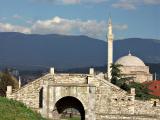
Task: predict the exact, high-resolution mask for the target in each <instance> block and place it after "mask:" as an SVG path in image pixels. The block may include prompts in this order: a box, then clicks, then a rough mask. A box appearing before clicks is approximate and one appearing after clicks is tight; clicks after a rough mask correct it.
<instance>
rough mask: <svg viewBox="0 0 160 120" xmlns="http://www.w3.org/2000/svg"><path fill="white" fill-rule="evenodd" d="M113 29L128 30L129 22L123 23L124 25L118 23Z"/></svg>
mask: <svg viewBox="0 0 160 120" xmlns="http://www.w3.org/2000/svg"><path fill="white" fill-rule="evenodd" d="M113 29H115V30H119V31H121V30H127V29H128V25H127V24H122V25H120V24H116V25H113Z"/></svg>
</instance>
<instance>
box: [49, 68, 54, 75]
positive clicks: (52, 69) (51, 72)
mask: <svg viewBox="0 0 160 120" xmlns="http://www.w3.org/2000/svg"><path fill="white" fill-rule="evenodd" d="M50 74H52V75H54V67H51V68H50Z"/></svg>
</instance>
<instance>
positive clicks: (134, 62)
mask: <svg viewBox="0 0 160 120" xmlns="http://www.w3.org/2000/svg"><path fill="white" fill-rule="evenodd" d="M115 64H121V65H123V66H145V64H144V62H143V61H142V60H141V59H139V58H138V57H136V56H132V55H131V54H130V53H129V54H128V55H127V56H123V57H121V58H119V59H118V60H117V61H116V62H115Z"/></svg>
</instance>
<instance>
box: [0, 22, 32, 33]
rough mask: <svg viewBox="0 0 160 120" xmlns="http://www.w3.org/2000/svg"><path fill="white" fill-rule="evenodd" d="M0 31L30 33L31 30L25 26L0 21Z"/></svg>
mask: <svg viewBox="0 0 160 120" xmlns="http://www.w3.org/2000/svg"><path fill="white" fill-rule="evenodd" d="M0 32H21V33H31V30H30V29H29V28H27V27H22V26H17V25H12V24H9V23H0Z"/></svg>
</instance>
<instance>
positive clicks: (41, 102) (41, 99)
mask: <svg viewBox="0 0 160 120" xmlns="http://www.w3.org/2000/svg"><path fill="white" fill-rule="evenodd" d="M39 108H43V88H41V89H40V91H39Z"/></svg>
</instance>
